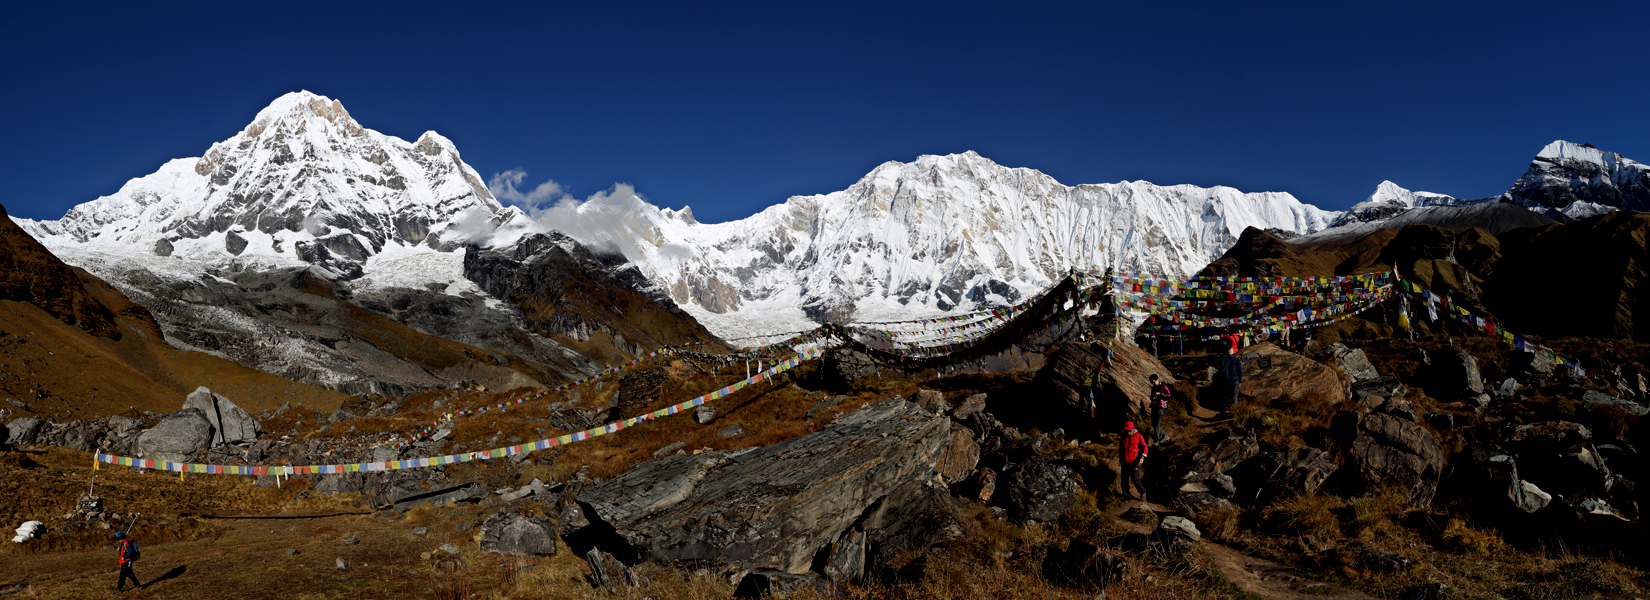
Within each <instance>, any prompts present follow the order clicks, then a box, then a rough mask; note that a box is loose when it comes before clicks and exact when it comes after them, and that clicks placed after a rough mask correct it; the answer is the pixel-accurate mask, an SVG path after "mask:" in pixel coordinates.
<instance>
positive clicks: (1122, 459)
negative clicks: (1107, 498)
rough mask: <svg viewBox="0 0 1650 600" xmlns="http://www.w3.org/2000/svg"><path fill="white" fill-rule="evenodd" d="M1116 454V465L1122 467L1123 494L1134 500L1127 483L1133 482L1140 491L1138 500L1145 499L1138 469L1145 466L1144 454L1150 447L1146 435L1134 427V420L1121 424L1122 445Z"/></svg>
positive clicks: (1144, 488)
mask: <svg viewBox="0 0 1650 600" xmlns="http://www.w3.org/2000/svg"><path fill="white" fill-rule="evenodd" d="M1119 450H1120V452H1118V456H1117V462H1118V465H1119V466H1121V467H1123V481H1122V488H1123V496H1125V497H1127V498H1128V499H1130V500H1134V499H1135V497H1134V492H1131V491H1129V484H1130V483H1133V484H1134V491H1136V492H1140V498H1139V500H1140V501H1142V502H1144V501H1146V486H1145V485H1143V484H1141V483H1140V469H1141V467H1144V466H1146V454H1147V453H1148V452H1150V450H1151V448H1150V447H1149V446H1148V445H1147V443H1146V436H1144V435H1140V432H1139V431H1135V429H1134V421H1129V422H1127V423H1124V424H1123V447H1122V448H1120V449H1119Z"/></svg>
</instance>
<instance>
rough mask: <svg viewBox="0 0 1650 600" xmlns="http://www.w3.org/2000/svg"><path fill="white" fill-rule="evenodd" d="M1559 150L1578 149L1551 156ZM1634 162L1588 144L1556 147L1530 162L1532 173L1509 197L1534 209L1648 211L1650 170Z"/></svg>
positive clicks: (1552, 146) (1556, 144)
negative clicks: (1578, 205) (1587, 206)
mask: <svg viewBox="0 0 1650 600" xmlns="http://www.w3.org/2000/svg"><path fill="white" fill-rule="evenodd" d="M1561 145H1563V146H1567V147H1568V148H1573V149H1575V150H1573V151H1554V152H1548V151H1547V150H1548V149H1553V148H1554V147H1555V146H1561ZM1587 150H1591V151H1592V152H1591V153H1588V152H1586V151H1587ZM1630 163H1631V161H1629V160H1627V159H1626V158H1625V157H1623V156H1622V155H1620V154H1616V153H1614V152H1608V151H1604V150H1599V149H1598V148H1596V147H1594V146H1592V145H1590V144H1569V143H1568V142H1553V143H1552V144H1549V145H1548V147H1547V148H1546V149H1543V151H1542V153H1541V154H1538V155H1536V157H1535V159H1534V160H1532V161H1530V168H1529V170H1528V171H1526V172H1525V173H1524V175H1523V176H1522V177H1519V178H1518V181H1516V182H1513V186H1512V189H1509V190H1507V198H1508V199H1509V200H1510V201H1512V202H1513V203H1516V204H1518V205H1520V206H1526V207H1532V208H1539V207H1549V208H1564V207H1566V206H1569V205H1570V204H1572V203H1574V202H1592V203H1594V204H1603V205H1605V206H1614V207H1616V208H1620V209H1622V210H1627V211H1643V210H1650V171H1645V170H1644V169H1642V168H1639V169H1635V168H1632V167H1631V166H1629V164H1630Z"/></svg>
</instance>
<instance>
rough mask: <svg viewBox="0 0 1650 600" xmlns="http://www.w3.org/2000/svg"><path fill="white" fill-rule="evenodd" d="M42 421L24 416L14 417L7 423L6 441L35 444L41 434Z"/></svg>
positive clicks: (16, 443)
mask: <svg viewBox="0 0 1650 600" xmlns="http://www.w3.org/2000/svg"><path fill="white" fill-rule="evenodd" d="M41 426H42V423H41V421H40V419H35V418H32V417H23V418H21V419H14V420H12V422H10V423H7V424H6V431H7V434H6V439H5V441H6V443H9V444H14V445H24V444H33V443H34V442H35V438H36V437H38V436H39V435H40V429H41Z"/></svg>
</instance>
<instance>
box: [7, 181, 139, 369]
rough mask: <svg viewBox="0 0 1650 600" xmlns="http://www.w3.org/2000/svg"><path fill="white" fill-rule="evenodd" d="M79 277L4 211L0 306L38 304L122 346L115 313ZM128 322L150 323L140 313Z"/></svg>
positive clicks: (59, 318)
mask: <svg viewBox="0 0 1650 600" xmlns="http://www.w3.org/2000/svg"><path fill="white" fill-rule="evenodd" d="M76 271H77V270H76V269H75V268H74V267H71V266H69V265H67V264H64V263H63V261H62V260H59V259H58V258H57V256H56V255H54V254H52V253H51V251H49V250H47V249H46V247H45V246H42V245H40V242H38V241H36V240H35V239H34V238H33V237H31V236H30V235H29V234H28V233H26V232H24V231H23V228H21V227H19V226H18V225H17V223H16V222H14V221H12V220H11V219H10V218H9V217H7V216H6V210H5V208H4V207H0V300H13V301H17V302H28V303H31V304H34V305H35V306H38V307H40V309H41V310H44V311H46V312H47V313H48V314H51V315H52V316H54V317H57V319H58V320H59V321H62V322H64V323H67V324H69V325H73V326H76V327H79V328H80V329H83V330H85V331H86V332H87V333H90V334H92V335H95V336H101V337H106V338H109V339H112V340H119V339H120V338H121V333H120V330H119V329H118V326H117V323H116V322H115V311H114V310H111V307H110V306H108V305H105V304H104V303H103V302H102V301H100V300H99V299H98V298H97V296H96V295H94V294H93V290H92V289H91V288H89V286H88V285H87V282H85V281H83V280H82V279H81V277H80V274H78V273H77V272H76ZM122 312H126V311H122ZM128 316H133V317H138V318H139V319H141V320H143V321H150V319H151V317H150V316H149V311H147V310H143V309H142V308H141V307H139V310H136V311H131V314H130V315H128ZM151 322H152V321H151Z"/></svg>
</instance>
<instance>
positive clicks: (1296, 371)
mask: <svg viewBox="0 0 1650 600" xmlns="http://www.w3.org/2000/svg"><path fill="white" fill-rule="evenodd" d="M1240 352H1241V354H1239V356H1241V357H1243V359H1244V364H1243V389H1242V395H1243V396H1247V397H1249V398H1253V399H1254V401H1255V402H1257V403H1260V404H1262V405H1269V406H1273V407H1277V408H1287V407H1289V406H1292V405H1296V404H1304V403H1312V404H1321V405H1330V406H1332V405H1335V404H1338V403H1340V402H1341V401H1344V400H1346V386H1345V385H1344V384H1342V383H1341V378H1340V376H1339V375H1338V374H1336V373H1335V370H1334V369H1331V368H1329V367H1328V366H1325V365H1324V364H1323V363H1320V362H1318V361H1315V360H1312V359H1309V358H1307V357H1304V356H1301V355H1299V354H1295V353H1294V352H1290V351H1289V350H1287V349H1285V348H1284V347H1282V346H1279V345H1277V344H1272V343H1262V344H1255V345H1252V346H1247V347H1245V348H1243V350H1241V351H1240ZM1245 401H1247V400H1245Z"/></svg>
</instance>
